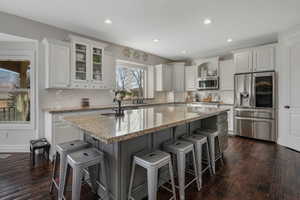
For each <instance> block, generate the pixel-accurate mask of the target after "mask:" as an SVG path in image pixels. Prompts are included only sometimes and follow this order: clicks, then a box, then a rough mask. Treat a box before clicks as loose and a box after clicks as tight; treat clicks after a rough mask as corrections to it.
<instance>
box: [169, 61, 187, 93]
mask: <svg viewBox="0 0 300 200" xmlns="http://www.w3.org/2000/svg"><path fill="white" fill-rule="evenodd" d="M171 65H172V66H173V84H172V85H173V91H175V92H183V91H185V69H184V63H183V62H182V63H180V62H178V63H171Z"/></svg>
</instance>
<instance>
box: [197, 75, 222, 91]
mask: <svg viewBox="0 0 300 200" xmlns="http://www.w3.org/2000/svg"><path fill="white" fill-rule="evenodd" d="M197 89H198V90H218V89H219V77H218V76H209V77H203V78H198V80H197Z"/></svg>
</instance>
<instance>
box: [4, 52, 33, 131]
mask: <svg viewBox="0 0 300 200" xmlns="http://www.w3.org/2000/svg"><path fill="white" fill-rule="evenodd" d="M0 60H14V61H15V60H20V61H22V60H29V61H30V90H31V91H30V122H29V123H26V124H22V123H18V122H12V123H0V130H3V129H5V130H19V129H26V130H34V129H35V122H36V115H35V113H37V109H36V99H35V98H36V96H37V95H36V87H35V86H36V58H35V50H34V49H32V50H29V49H28V50H27V49H26V50H13V49H9V50H3V49H1V50H0Z"/></svg>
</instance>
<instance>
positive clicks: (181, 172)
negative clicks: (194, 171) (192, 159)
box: [177, 152, 186, 200]
mask: <svg viewBox="0 0 300 200" xmlns="http://www.w3.org/2000/svg"><path fill="white" fill-rule="evenodd" d="M185 162H186V158H185V154H184V153H182V152H180V153H177V168H178V182H179V197H180V200H184V199H185V193H184V190H185Z"/></svg>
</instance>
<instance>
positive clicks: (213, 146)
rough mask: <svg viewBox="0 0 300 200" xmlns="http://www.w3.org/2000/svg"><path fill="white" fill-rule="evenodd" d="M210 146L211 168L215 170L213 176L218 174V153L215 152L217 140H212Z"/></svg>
mask: <svg viewBox="0 0 300 200" xmlns="http://www.w3.org/2000/svg"><path fill="white" fill-rule="evenodd" d="M209 146H210V150H211V152H210V161H211V167H212V170H213V174H216V151H215V139H214V137H213V138H211V141H210V142H209Z"/></svg>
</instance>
